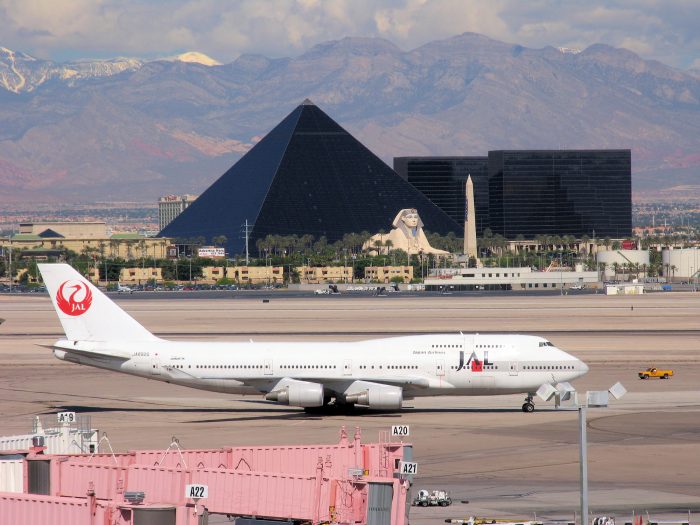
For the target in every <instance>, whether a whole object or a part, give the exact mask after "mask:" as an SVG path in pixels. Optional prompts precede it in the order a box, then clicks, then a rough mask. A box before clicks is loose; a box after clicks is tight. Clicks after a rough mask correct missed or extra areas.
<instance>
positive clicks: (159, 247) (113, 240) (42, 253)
mask: <svg viewBox="0 0 700 525" xmlns="http://www.w3.org/2000/svg"><path fill="white" fill-rule="evenodd" d="M170 244H171V240H170V239H167V238H161V237H144V236H143V235H139V234H137V233H118V234H114V235H112V236H111V237H104V238H92V237H77V238H72V237H66V236H63V235H61V234H55V233H54V231H50V232H49V231H46V230H44V231H43V232H42V234H33V233H20V234H17V235H13V236H12V237H9V238H4V239H0V246H2V247H3V248H6V249H11V250H12V251H13V252H15V253H17V252H19V253H20V254H22V255H23V256H26V257H35V258H37V259H45V258H47V257H58V256H60V255H61V253H62V252H63V251H65V250H71V251H73V252H75V253H78V254H88V255H94V256H95V257H102V256H104V257H111V258H115V257H121V258H123V259H127V260H129V259H140V258H142V257H148V258H151V257H152V258H155V259H164V258H166V257H167V255H168V254H167V247H168V246H169V245H170Z"/></svg>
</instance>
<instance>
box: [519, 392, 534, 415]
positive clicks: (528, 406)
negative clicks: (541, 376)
mask: <svg viewBox="0 0 700 525" xmlns="http://www.w3.org/2000/svg"><path fill="white" fill-rule="evenodd" d="M533 397H534V394H528V395H527V397H526V398H525V402H524V403H523V407H522V409H523V412H526V413H530V412H534V411H535V404H534V403H533V402H532V399H533Z"/></svg>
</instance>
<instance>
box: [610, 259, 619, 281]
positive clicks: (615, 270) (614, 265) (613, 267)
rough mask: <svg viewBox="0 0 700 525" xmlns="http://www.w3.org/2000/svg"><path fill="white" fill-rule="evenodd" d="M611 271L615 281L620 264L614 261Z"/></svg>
mask: <svg viewBox="0 0 700 525" xmlns="http://www.w3.org/2000/svg"><path fill="white" fill-rule="evenodd" d="M612 269H613V272H615V280H616V281H617V272H618V270H619V269H620V265H619V264H618V263H616V262H614V263H612Z"/></svg>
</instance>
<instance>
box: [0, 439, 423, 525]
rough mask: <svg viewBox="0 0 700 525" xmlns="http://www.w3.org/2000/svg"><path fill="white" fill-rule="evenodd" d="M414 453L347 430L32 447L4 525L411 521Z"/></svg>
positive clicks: (384, 524)
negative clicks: (409, 465) (266, 441)
mask: <svg viewBox="0 0 700 525" xmlns="http://www.w3.org/2000/svg"><path fill="white" fill-rule="evenodd" d="M16 456H17V455H15V456H14V457H16ZM412 456H413V451H412V446H411V445H409V444H406V443H402V442H391V441H389V439H388V433H381V434H380V439H379V442H377V443H362V442H361V436H360V430H359V429H356V431H355V435H354V437H353V439H349V438H348V435H347V433H346V431H345V428H342V429H341V431H340V441H339V443H338V444H336V445H304V446H267V447H226V448H221V449H197V450H184V449H181V448H179V446H178V445H177V443H176V442H174V443H173V444H172V445H171V447H169V448H168V449H167V450H166V451H163V450H138V451H130V452H126V453H118V454H79V455H45V454H43V452H42V450H41V449H32V450H30V451H24V452H23V453H21V454H20V457H23V459H22V463H23V464H22V476H23V490H22V492H0V524H8V525H9V524H12V525H37V524H43V523H50V524H52V525H83V524H85V525H144V524H153V525H203V524H206V523H208V516H209V515H213V514H221V515H226V516H229V517H238V518H239V519H241V523H245V524H246V525H255V523H259V524H260V525H270V523H269V521H268V520H274V521H284V522H285V524H289V523H291V524H293V525H294V524H296V525H298V524H309V525H316V524H321V523H324V524H326V523H328V524H334V523H338V524H358V525H364V524H367V525H407V524H408V509H409V508H410V505H409V503H410V499H409V489H410V486H411V479H410V476H404V475H401V474H400V469H401V462H403V461H411V460H412ZM0 459H1V458H0ZM193 487H194V488H193ZM186 490H188V491H189V492H186ZM191 495H199V496H205V497H200V498H197V499H196V500H195V499H193V498H191V497H189V496H191Z"/></svg>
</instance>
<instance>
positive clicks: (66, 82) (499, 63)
mask: <svg viewBox="0 0 700 525" xmlns="http://www.w3.org/2000/svg"><path fill="white" fill-rule="evenodd" d="M307 97H308V98H311V99H312V100H313V101H314V102H315V103H316V104H317V105H319V106H320V107H321V108H322V109H323V110H324V111H326V112H327V113H328V114H329V115H330V116H331V117H333V118H334V119H335V120H336V121H338V122H339V123H340V124H341V125H342V126H344V127H345V128H346V129H348V131H350V132H351V133H353V134H355V136H356V137H357V138H358V139H359V140H360V141H362V142H363V143H364V144H365V145H367V146H368V147H369V148H370V149H371V150H373V151H374V152H375V153H376V154H378V155H379V156H380V157H381V158H383V159H384V160H385V161H386V162H387V163H389V164H391V161H392V158H393V157H394V156H407V155H484V154H486V152H487V151H488V150H489V149H508V148H534V149H557V148H630V149H632V161H633V190H634V192H635V193H636V194H640V193H645V192H646V193H653V192H659V191H663V192H665V193H666V194H669V193H670V194H677V195H678V196H687V195H688V194H689V192H691V191H696V192H699V193H700V74H698V72H697V71H690V70H689V71H683V70H679V69H675V68H672V67H670V66H667V65H664V64H662V63H660V62H657V61H653V60H645V59H643V58H640V57H639V56H638V55H636V54H634V53H632V52H631V51H628V50H625V49H619V48H613V47H610V46H607V45H603V44H595V45H592V46H590V47H588V48H587V49H584V50H580V51H579V50H572V49H557V48H554V47H545V48H542V49H530V48H526V47H523V46H520V45H516V44H510V43H505V42H499V41H496V40H493V39H490V38H487V37H485V36H482V35H478V34H474V33H466V34H463V35H459V36H455V37H453V38H449V39H445V40H438V41H434V42H430V43H428V44H425V45H423V46H421V47H419V48H416V49H413V50H409V51H404V50H401V49H399V48H398V47H396V46H395V45H394V44H392V43H391V42H389V41H387V40H382V39H377V38H344V39H341V40H335V41H330V42H325V43H322V44H319V45H316V46H314V47H312V48H310V49H309V50H307V51H306V52H304V53H303V54H301V55H299V56H296V57H287V58H268V57H265V56H261V55H242V56H240V57H239V58H238V59H236V60H235V61H233V62H231V63H228V64H219V63H218V62H216V61H215V60H213V59H211V58H210V57H207V56H206V55H203V54H201V53H193V52H192V53H186V54H185V55H180V56H178V57H173V58H171V59H167V60H154V61H144V60H138V59H130V58H115V59H111V60H93V61H79V62H70V63H55V62H52V61H47V60H40V59H37V58H34V57H32V56H30V55H27V54H24V53H21V52H19V51H11V50H9V49H6V48H0V202H3V203H4V202H7V203H21V202H55V201H64V202H86V201H90V200H100V201H105V200H117V199H119V200H123V199H129V200H142V201H147V200H151V201H152V200H154V199H156V198H157V197H158V196H160V195H164V194H169V193H200V192H202V191H203V190H204V189H206V187H207V186H208V185H209V184H211V183H212V182H213V181H214V180H216V179H217V178H218V177H219V176H220V175H221V174H222V173H223V172H224V171H225V170H226V169H227V168H228V167H229V166H230V165H232V164H233V163H234V162H235V161H236V160H237V159H238V158H240V156H241V155H243V154H244V153H245V152H246V151H247V150H248V149H249V148H250V147H251V146H252V145H253V144H254V143H255V142H256V141H257V140H259V139H260V137H261V136H263V135H264V134H265V133H267V132H268V131H269V130H270V129H271V128H272V127H273V126H274V125H275V124H277V123H278V122H279V121H280V120H282V118H284V117H285V116H286V115H287V114H288V113H289V112H290V111H291V110H292V109H293V108H294V107H295V106H297V105H298V104H299V103H300V102H301V101H303V100H304V99H305V98H307Z"/></svg>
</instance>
